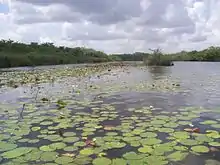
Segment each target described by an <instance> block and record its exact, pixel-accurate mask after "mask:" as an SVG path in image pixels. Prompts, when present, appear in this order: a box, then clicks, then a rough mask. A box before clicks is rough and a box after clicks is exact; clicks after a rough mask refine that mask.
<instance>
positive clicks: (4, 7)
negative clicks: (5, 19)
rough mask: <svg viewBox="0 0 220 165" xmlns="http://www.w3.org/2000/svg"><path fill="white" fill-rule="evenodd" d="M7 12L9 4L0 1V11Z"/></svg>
mask: <svg viewBox="0 0 220 165" xmlns="http://www.w3.org/2000/svg"><path fill="white" fill-rule="evenodd" d="M8 12H9V6H8V4H7V3H2V2H0V13H5V14H7V13H8Z"/></svg>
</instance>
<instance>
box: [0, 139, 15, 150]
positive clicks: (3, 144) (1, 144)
mask: <svg viewBox="0 0 220 165" xmlns="http://www.w3.org/2000/svg"><path fill="white" fill-rule="evenodd" d="M16 147H17V145H16V144H13V143H6V142H3V141H0V152H3V151H9V150H12V149H15V148H16Z"/></svg>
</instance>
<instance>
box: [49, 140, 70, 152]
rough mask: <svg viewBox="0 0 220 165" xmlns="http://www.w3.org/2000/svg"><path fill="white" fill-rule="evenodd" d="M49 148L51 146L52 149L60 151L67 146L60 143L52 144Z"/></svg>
mask: <svg viewBox="0 0 220 165" xmlns="http://www.w3.org/2000/svg"><path fill="white" fill-rule="evenodd" d="M49 146H50V148H54V149H56V150H59V149H63V148H64V147H66V144H65V143H62V142H60V143H52V144H50V145H49Z"/></svg>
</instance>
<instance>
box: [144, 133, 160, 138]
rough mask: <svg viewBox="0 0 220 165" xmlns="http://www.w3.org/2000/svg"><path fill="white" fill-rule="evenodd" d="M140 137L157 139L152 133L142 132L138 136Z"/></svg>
mask: <svg viewBox="0 0 220 165" xmlns="http://www.w3.org/2000/svg"><path fill="white" fill-rule="evenodd" d="M140 136H141V137H148V138H154V137H157V134H156V133H154V132H144V133H141V134H140Z"/></svg>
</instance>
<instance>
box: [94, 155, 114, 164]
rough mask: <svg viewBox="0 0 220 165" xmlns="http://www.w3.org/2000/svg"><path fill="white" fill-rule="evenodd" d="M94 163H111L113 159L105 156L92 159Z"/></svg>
mask: <svg viewBox="0 0 220 165" xmlns="http://www.w3.org/2000/svg"><path fill="white" fill-rule="evenodd" d="M92 164H93V165H110V164H111V160H110V159H108V158H105V157H101V158H96V159H94V160H93V161H92Z"/></svg>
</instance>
